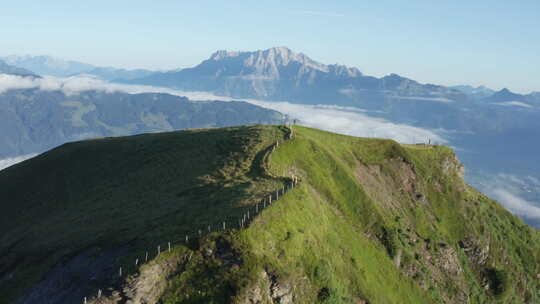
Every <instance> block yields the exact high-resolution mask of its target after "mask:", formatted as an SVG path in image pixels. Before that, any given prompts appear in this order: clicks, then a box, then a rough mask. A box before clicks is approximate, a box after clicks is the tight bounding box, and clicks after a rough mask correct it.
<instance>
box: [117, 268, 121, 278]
mask: <svg viewBox="0 0 540 304" xmlns="http://www.w3.org/2000/svg"><path fill="white" fill-rule="evenodd" d="M118 274H119V276H120V277H121V276H122V267H120V270H118Z"/></svg>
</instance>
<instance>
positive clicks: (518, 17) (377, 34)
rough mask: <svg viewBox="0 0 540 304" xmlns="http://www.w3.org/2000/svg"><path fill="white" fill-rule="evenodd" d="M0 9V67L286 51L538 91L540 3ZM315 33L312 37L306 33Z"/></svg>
mask: <svg viewBox="0 0 540 304" xmlns="http://www.w3.org/2000/svg"><path fill="white" fill-rule="evenodd" d="M203 4H204V5H201V3H190V2H180V1H167V2H160V3H152V4H150V3H148V2H145V1H139V0H137V1H123V0H122V1H114V2H113V3H111V2H108V1H107V2H106V1H102V0H97V1H92V2H71V1H65V0H62V1H54V2H47V3H46V4H45V3H40V2H36V1H29V0H22V1H18V2H10V3H5V4H4V5H3V9H2V11H1V12H0V26H2V28H3V29H4V33H3V34H4V35H3V47H2V51H1V52H0V56H7V55H11V54H16V55H25V54H30V55H52V56H54V57H58V58H62V59H70V60H77V61H81V62H85V63H90V64H94V65H98V66H114V67H121V68H147V69H176V68H180V67H191V66H194V65H196V64H198V63H199V62H201V61H202V60H204V59H206V58H208V56H209V55H210V54H211V53H213V52H215V51H216V50H220V49H227V50H243V51H253V50H258V49H266V48H270V47H274V46H287V47H289V48H291V49H292V50H293V51H295V52H302V53H304V54H306V55H308V56H310V57H311V58H312V59H314V60H316V61H319V62H322V63H327V64H330V63H339V64H345V65H348V66H354V67H357V68H359V69H360V70H361V71H362V73H364V74H366V75H373V76H377V77H380V76H383V75H387V74H390V73H397V74H399V75H402V76H405V77H408V78H412V79H415V80H418V81H420V82H424V83H435V84H442V85H458V84H469V85H473V86H479V85H485V86H488V87H490V88H493V89H502V88H505V87H506V88H509V89H511V90H512V91H515V92H520V93H529V92H531V91H540V82H538V81H537V79H540V69H538V66H539V63H540V39H537V37H540V2H538V1H534V0H523V1H520V2H519V5H518V4H515V3H510V2H507V1H499V0H493V1H486V0H481V1H475V2H472V3H471V2H468V1H453V2H440V1H437V2H433V1H424V0H418V1H413V2H408V3H404V2H398V1H379V2H377V3H375V2H369V3H356V2H347V3H343V2H339V3H329V2H326V1H295V2H294V3H287V4H278V3H275V2H270V1H258V2H256V3H254V2H234V3H230V2H225V1H205V2H204V3H203ZM315 29H316V30H315Z"/></svg>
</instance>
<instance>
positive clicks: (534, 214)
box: [493, 188, 540, 219]
mask: <svg viewBox="0 0 540 304" xmlns="http://www.w3.org/2000/svg"><path fill="white" fill-rule="evenodd" d="M493 194H494V195H495V197H496V198H497V200H499V201H500V202H501V203H502V204H503V206H504V207H506V208H507V209H508V210H510V212H512V213H514V214H516V215H520V216H523V217H527V218H532V219H540V208H539V207H537V206H535V205H534V203H532V202H529V201H527V200H525V199H523V198H521V197H519V196H517V195H515V194H512V193H511V192H510V191H508V190H506V189H502V188H498V189H495V190H493Z"/></svg>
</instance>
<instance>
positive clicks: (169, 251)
mask: <svg viewBox="0 0 540 304" xmlns="http://www.w3.org/2000/svg"><path fill="white" fill-rule="evenodd" d="M168 244H169V252H171V242H169V243H168Z"/></svg>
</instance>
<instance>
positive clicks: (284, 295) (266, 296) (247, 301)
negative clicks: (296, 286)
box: [239, 271, 294, 304]
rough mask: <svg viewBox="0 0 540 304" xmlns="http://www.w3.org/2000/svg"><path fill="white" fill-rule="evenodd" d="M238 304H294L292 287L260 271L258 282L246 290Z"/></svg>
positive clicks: (288, 283)
mask: <svg viewBox="0 0 540 304" xmlns="http://www.w3.org/2000/svg"><path fill="white" fill-rule="evenodd" d="M239 303H240V304H266V303H275V304H292V303H294V294H293V286H292V283H291V282H287V281H281V280H280V279H279V278H278V277H277V276H275V275H273V274H271V273H268V272H267V271H261V273H260V275H259V280H258V281H257V282H255V284H254V285H253V287H252V288H250V289H248V290H247V291H246V292H245V293H244V295H243V296H242V299H241V300H240V301H239Z"/></svg>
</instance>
